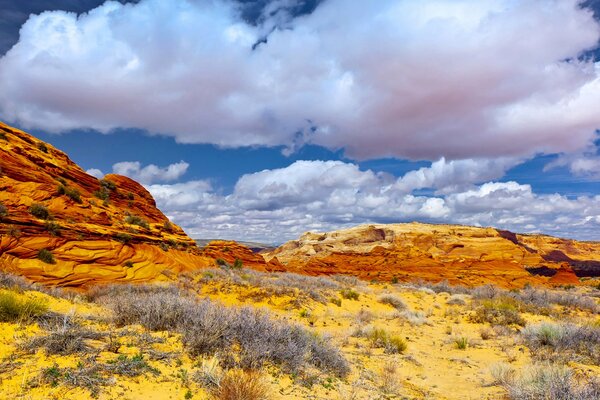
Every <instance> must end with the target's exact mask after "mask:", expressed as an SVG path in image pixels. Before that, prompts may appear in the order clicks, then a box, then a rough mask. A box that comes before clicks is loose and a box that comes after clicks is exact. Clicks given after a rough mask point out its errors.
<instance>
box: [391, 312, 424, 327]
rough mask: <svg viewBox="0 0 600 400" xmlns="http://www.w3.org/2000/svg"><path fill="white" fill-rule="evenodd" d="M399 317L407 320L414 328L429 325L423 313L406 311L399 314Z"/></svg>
mask: <svg viewBox="0 0 600 400" xmlns="http://www.w3.org/2000/svg"><path fill="white" fill-rule="evenodd" d="M398 317H400V318H402V319H405V320H406V321H407V322H408V323H409V324H411V325H412V326H418V325H423V324H427V322H428V321H427V316H426V315H425V313H424V312H422V311H410V310H405V311H402V312H401V313H398Z"/></svg>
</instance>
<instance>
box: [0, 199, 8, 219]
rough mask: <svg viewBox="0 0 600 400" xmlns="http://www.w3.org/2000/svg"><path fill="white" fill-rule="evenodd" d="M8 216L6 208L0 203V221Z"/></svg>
mask: <svg viewBox="0 0 600 400" xmlns="http://www.w3.org/2000/svg"><path fill="white" fill-rule="evenodd" d="M7 216H8V208H6V206H5V205H4V204H2V203H1V202H0V220H1V219H2V218H4V217H7Z"/></svg>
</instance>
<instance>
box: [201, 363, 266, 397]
mask: <svg viewBox="0 0 600 400" xmlns="http://www.w3.org/2000/svg"><path fill="white" fill-rule="evenodd" d="M212 395H213V396H214V398H215V399H217V400H268V399H270V398H271V395H270V390H269V386H268V385H267V383H266V382H265V380H264V378H263V376H262V375H261V374H260V372H258V371H255V370H251V371H244V370H241V369H233V370H230V371H228V372H227V373H226V374H225V375H224V376H223V378H222V379H221V381H220V383H219V386H218V387H217V388H216V389H215V390H213V392H212Z"/></svg>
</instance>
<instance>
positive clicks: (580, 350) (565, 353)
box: [521, 322, 600, 365]
mask: <svg viewBox="0 0 600 400" xmlns="http://www.w3.org/2000/svg"><path fill="white" fill-rule="evenodd" d="M521 336H522V338H523V340H524V342H525V344H526V345H527V347H529V348H530V349H531V350H533V352H534V355H535V357H536V358H538V359H546V358H547V359H550V360H579V361H587V362H592V363H594V364H596V365H600V328H598V327H594V326H579V325H575V324H570V323H547V322H546V323H541V324H537V325H531V326H528V327H526V328H525V329H523V331H522V332H521Z"/></svg>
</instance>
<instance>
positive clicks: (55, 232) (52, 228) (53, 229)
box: [44, 221, 62, 236]
mask: <svg viewBox="0 0 600 400" xmlns="http://www.w3.org/2000/svg"><path fill="white" fill-rule="evenodd" d="M44 228H46V231H48V233H49V234H50V235H51V236H60V231H61V229H62V227H61V226H60V225H59V224H57V223H56V222H54V221H46V223H45V224H44Z"/></svg>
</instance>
